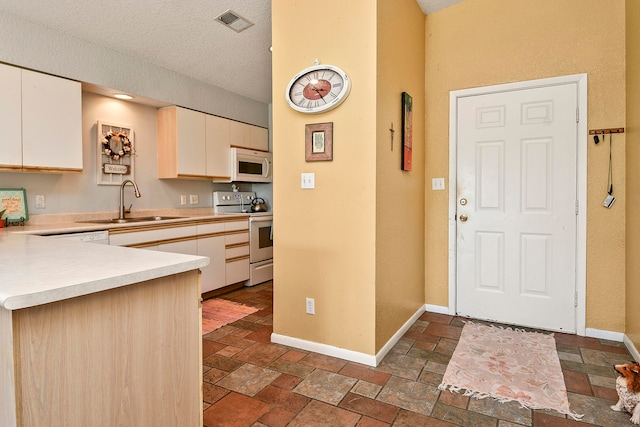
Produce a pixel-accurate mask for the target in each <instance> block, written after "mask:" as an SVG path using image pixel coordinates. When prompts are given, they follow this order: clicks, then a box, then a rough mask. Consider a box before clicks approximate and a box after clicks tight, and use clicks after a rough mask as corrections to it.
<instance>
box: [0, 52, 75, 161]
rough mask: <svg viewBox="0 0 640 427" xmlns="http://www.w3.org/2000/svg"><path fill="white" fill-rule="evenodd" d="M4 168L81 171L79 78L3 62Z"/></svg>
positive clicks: (0, 153) (0, 142) (0, 154)
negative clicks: (37, 71) (70, 78)
mask: <svg viewBox="0 0 640 427" xmlns="http://www.w3.org/2000/svg"><path fill="white" fill-rule="evenodd" d="M0 94H1V96H0V129H2V132H1V133H0V146H1V147H2V150H0V168H2V169H15V170H27V171H29V172H37V171H74V172H80V171H82V90H81V87H80V83H78V82H74V81H71V80H66V79H61V78H58V77H54V76H49V75H46V74H41V73H36V72H33V71H29V70H22V69H20V68H16V67H11V66H8V65H2V64H0Z"/></svg>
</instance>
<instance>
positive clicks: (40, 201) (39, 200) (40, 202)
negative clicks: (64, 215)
mask: <svg viewBox="0 0 640 427" xmlns="http://www.w3.org/2000/svg"><path fill="white" fill-rule="evenodd" d="M46 207H47V204H46V202H45V198H44V194H36V209H45V208H46Z"/></svg>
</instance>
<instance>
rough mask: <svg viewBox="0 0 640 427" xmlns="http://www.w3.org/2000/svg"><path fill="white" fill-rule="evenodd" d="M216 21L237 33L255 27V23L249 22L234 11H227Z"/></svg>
mask: <svg viewBox="0 0 640 427" xmlns="http://www.w3.org/2000/svg"><path fill="white" fill-rule="evenodd" d="M216 21H218V22H219V23H221V24H222V25H225V26H227V27H229V28H231V29H232V30H234V31H235V32H237V33H239V32H240V31H244V30H246V29H247V28H249V27H250V26H252V25H253V22H249V21H248V20H246V19H245V18H243V17H242V16H240V15H238V14H237V13H236V12H234V11H232V10H227V11H226V12H224V13H223V14H221V15H219V16H217V17H216Z"/></svg>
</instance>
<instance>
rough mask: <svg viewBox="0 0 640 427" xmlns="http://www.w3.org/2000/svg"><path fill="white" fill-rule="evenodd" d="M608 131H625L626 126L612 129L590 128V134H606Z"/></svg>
mask: <svg viewBox="0 0 640 427" xmlns="http://www.w3.org/2000/svg"><path fill="white" fill-rule="evenodd" d="M606 133H624V128H610V129H590V130H589V135H597V134H602V135H604V134H606Z"/></svg>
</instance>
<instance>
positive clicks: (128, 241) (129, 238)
mask: <svg viewBox="0 0 640 427" xmlns="http://www.w3.org/2000/svg"><path fill="white" fill-rule="evenodd" d="M196 230H197V228H196V226H195V225H188V226H177V227H176V226H174V227H162V228H151V229H149V230H139V231H135V230H134V231H129V230H127V229H122V228H121V229H114V230H111V231H110V232H109V244H110V245H114V246H132V245H139V244H145V243H158V242H160V241H162V240H169V239H179V238H183V237H190V236H195V235H196Z"/></svg>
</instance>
